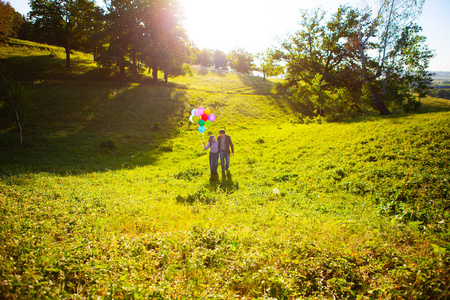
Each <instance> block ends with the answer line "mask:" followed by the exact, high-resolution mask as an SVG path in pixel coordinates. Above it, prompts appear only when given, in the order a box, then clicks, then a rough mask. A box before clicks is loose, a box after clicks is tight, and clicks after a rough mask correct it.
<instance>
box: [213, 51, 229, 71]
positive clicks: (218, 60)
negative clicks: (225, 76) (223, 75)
mask: <svg viewBox="0 0 450 300" xmlns="http://www.w3.org/2000/svg"><path fill="white" fill-rule="evenodd" d="M213 60H214V68H216V69H221V70H226V69H227V67H228V59H227V55H226V54H225V52H223V51H220V50H216V51H214V53H213Z"/></svg>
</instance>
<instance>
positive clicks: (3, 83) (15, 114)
mask: <svg viewBox="0 0 450 300" xmlns="http://www.w3.org/2000/svg"><path fill="white" fill-rule="evenodd" d="M0 76H1V77H0V107H2V105H1V104H2V103H4V104H5V105H6V108H7V109H8V110H9V112H10V114H9V115H10V116H11V117H12V118H13V119H14V122H15V123H16V125H17V130H18V132H19V144H20V145H22V143H23V127H22V122H21V118H20V116H21V115H22V113H23V112H24V110H25V109H26V106H27V101H28V91H27V90H26V89H25V88H24V87H23V86H22V85H20V84H19V83H17V82H13V81H12V80H11V79H9V78H7V77H6V76H5V75H4V70H0Z"/></svg>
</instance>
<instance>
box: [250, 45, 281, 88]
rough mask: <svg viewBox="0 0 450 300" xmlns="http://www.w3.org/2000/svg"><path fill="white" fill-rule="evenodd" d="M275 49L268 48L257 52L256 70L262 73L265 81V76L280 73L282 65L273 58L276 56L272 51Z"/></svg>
mask: <svg viewBox="0 0 450 300" xmlns="http://www.w3.org/2000/svg"><path fill="white" fill-rule="evenodd" d="M274 51H276V50H271V49H268V50H267V51H266V52H261V53H258V54H257V58H258V65H257V67H256V70H258V71H260V72H262V73H263V81H266V75H267V76H278V75H280V74H282V72H283V67H282V66H281V65H280V64H277V62H276V61H275V60H274V59H273V58H274V57H276V56H277V54H276V53H274Z"/></svg>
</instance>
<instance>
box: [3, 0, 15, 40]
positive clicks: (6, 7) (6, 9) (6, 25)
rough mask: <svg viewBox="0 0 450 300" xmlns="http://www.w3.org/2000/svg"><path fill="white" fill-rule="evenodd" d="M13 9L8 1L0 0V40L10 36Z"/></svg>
mask: <svg viewBox="0 0 450 300" xmlns="http://www.w3.org/2000/svg"><path fill="white" fill-rule="evenodd" d="M13 16H14V9H13V8H12V7H11V5H10V4H9V3H8V2H6V3H5V2H3V0H0V42H2V41H4V40H6V39H7V38H8V37H9V36H11V33H12V28H13Z"/></svg>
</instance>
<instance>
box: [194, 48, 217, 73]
mask: <svg viewBox="0 0 450 300" xmlns="http://www.w3.org/2000/svg"><path fill="white" fill-rule="evenodd" d="M196 55H197V59H196V61H195V63H196V64H199V65H201V66H204V67H208V68H209V67H211V66H212V65H213V53H212V51H211V50H208V49H203V50H198V52H197V54H196Z"/></svg>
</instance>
